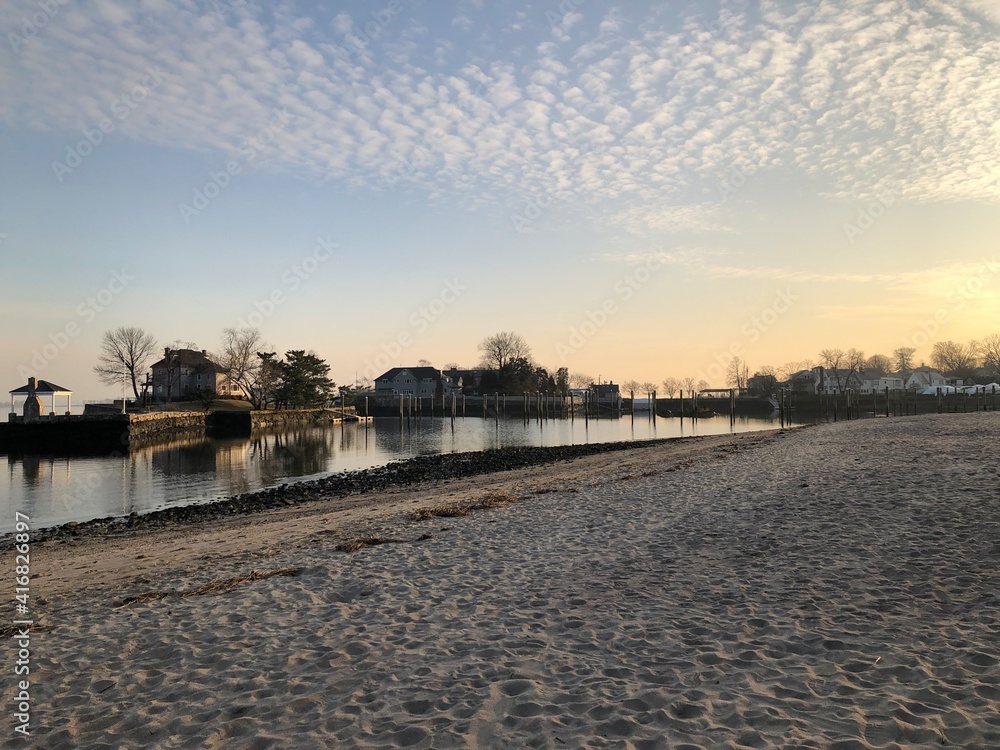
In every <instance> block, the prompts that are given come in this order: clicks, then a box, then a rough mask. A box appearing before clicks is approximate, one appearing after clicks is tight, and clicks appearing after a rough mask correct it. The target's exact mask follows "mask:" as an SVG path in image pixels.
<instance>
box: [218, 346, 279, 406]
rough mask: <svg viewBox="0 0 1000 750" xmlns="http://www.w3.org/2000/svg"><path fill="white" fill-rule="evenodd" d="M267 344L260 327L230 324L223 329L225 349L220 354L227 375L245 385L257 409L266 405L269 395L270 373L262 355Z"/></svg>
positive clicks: (238, 383)
mask: <svg viewBox="0 0 1000 750" xmlns="http://www.w3.org/2000/svg"><path fill="white" fill-rule="evenodd" d="M265 348H266V344H265V343H264V338H263V336H261V333H260V331H259V330H257V329H256V328H226V329H225V330H224V331H223V332H222V352H221V353H220V354H219V355H217V356H218V359H219V365H220V366H221V367H222V369H223V370H224V372H225V373H226V377H227V378H228V379H229V381H230V382H232V383H235V384H236V385H238V386H239V387H240V388H242V389H243V393H245V394H246V397H247V400H249V401H250V405H251V406H252V407H253V408H254V409H263V408H264V404H265V403H266V401H267V398H268V392H267V391H268V388H266V387H265V385H266V383H265V381H266V380H269V373H265V372H264V360H263V359H262V358H261V356H260V352H261V351H263V350H264V349H265ZM265 375H267V376H268V377H265Z"/></svg>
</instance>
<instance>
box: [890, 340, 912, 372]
mask: <svg viewBox="0 0 1000 750" xmlns="http://www.w3.org/2000/svg"><path fill="white" fill-rule="evenodd" d="M916 352H917V350H916V349H914V348H913V347H912V346H901V347H899V348H898V349H896V350H895V351H893V353H892V366H893V368H894V369H895V370H896V371H897V372H899V373H901V374H902V375H903V377H906V376H907V375H909V374H910V372H911V371H912V370H913V355H914V354H916Z"/></svg>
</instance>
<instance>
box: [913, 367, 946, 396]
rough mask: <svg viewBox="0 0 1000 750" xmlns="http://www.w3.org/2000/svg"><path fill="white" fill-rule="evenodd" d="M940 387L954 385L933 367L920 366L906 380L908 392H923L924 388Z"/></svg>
mask: <svg viewBox="0 0 1000 750" xmlns="http://www.w3.org/2000/svg"><path fill="white" fill-rule="evenodd" d="M939 385H941V386H944V385H954V382H952V383H949V382H948V378H946V377H945V376H944V375H942V374H941V373H940V372H938V371H937V370H935V369H933V368H931V367H925V366H920V367H918V368H917V369H916V370H914V371H913V372H912V373H910V377H909V378H907V380H906V390H908V391H922V390H923V389H924V388H937V387H938V386H939Z"/></svg>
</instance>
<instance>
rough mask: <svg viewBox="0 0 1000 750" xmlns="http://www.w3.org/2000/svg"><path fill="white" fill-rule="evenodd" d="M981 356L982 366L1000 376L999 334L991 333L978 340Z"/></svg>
mask: <svg viewBox="0 0 1000 750" xmlns="http://www.w3.org/2000/svg"><path fill="white" fill-rule="evenodd" d="M979 346H980V348H981V353H982V356H983V367H985V368H987V369H989V370H991V371H992V373H993V376H994V377H997V376H1000V334H997V333H993V334H990V335H989V336H987V337H986V338H984V339H983V340H982V341H980V342H979Z"/></svg>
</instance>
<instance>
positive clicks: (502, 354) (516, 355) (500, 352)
mask: <svg viewBox="0 0 1000 750" xmlns="http://www.w3.org/2000/svg"><path fill="white" fill-rule="evenodd" d="M477 348H478V349H479V351H480V352H482V363H483V366H484V367H488V368H491V369H495V370H497V371H498V372H500V371H502V370H503V369H504V368H505V367H506V366H507V365H508V364H510V362H511V361H512V360H515V359H525V360H529V361H530V360H531V347H529V346H528V342H527V341H525V340H524V338H523V337H522V336H521V335H520V334H517V333H514V332H513V331H501V332H500V333H495V334H493V335H492V336H487V337H486V338H484V339H483V340H482V341H480V342H479V346H478V347H477Z"/></svg>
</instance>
